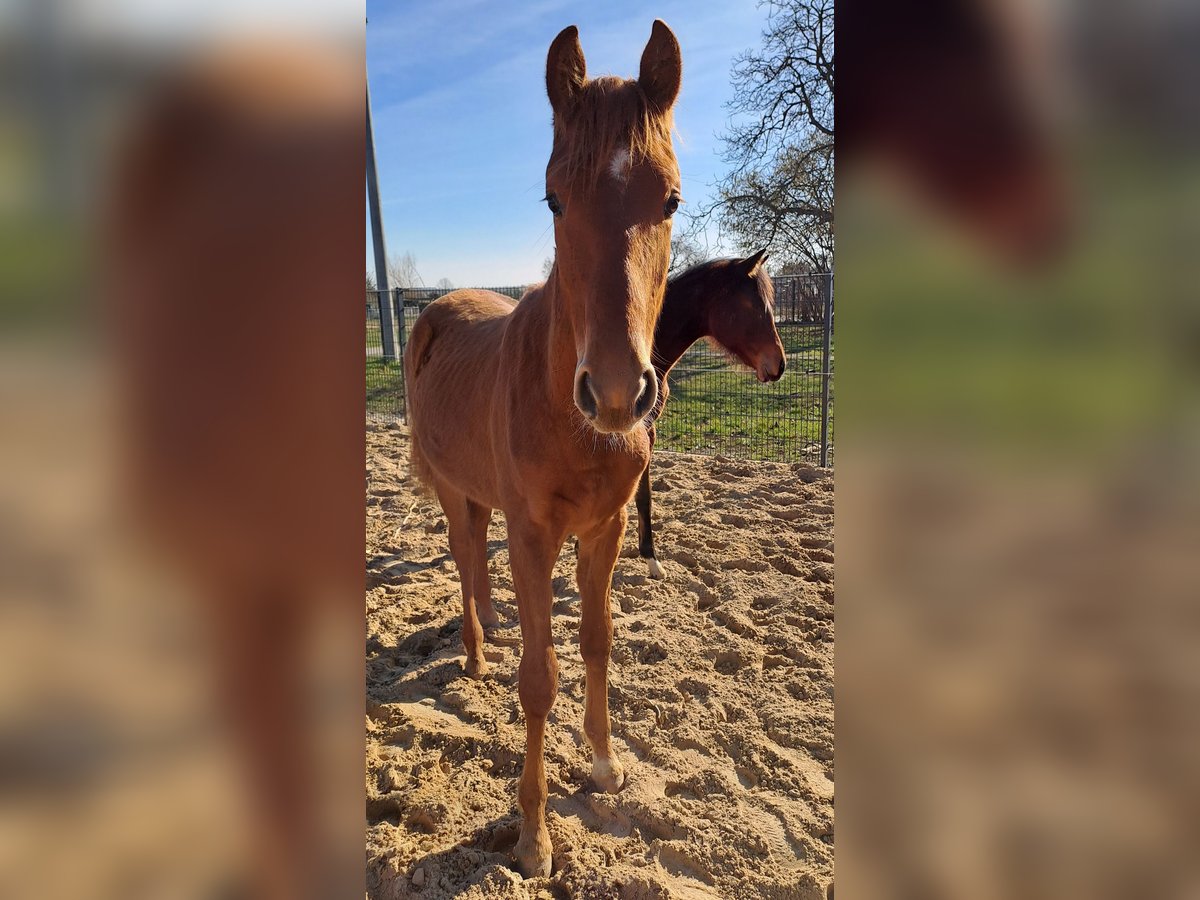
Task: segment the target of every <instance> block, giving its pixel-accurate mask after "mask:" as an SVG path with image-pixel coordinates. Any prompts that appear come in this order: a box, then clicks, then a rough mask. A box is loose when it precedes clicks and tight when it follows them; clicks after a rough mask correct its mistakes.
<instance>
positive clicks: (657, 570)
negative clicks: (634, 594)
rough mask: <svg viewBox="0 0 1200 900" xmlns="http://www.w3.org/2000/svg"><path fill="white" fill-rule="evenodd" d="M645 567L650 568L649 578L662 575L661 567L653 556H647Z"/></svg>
mask: <svg viewBox="0 0 1200 900" xmlns="http://www.w3.org/2000/svg"><path fill="white" fill-rule="evenodd" d="M646 568H647V569H649V570H650V577H651V578H662V577H663V575H664V573H663V567H662V566H661V565H659V563H658V560H657V559H655V558H654V557H653V556H651V557H647V559H646Z"/></svg>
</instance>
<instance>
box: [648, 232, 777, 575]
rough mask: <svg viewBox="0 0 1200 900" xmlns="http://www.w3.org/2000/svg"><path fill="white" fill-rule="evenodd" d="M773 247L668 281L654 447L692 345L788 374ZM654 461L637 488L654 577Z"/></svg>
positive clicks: (768, 374)
mask: <svg viewBox="0 0 1200 900" xmlns="http://www.w3.org/2000/svg"><path fill="white" fill-rule="evenodd" d="M766 259H767V251H766V250H759V251H758V252H757V253H753V254H751V255H750V256H748V257H746V258H745V259H716V260H712V261H711V262H706V263H701V264H700V265H698V266H693V267H692V268H690V269H688V270H686V271H684V272H681V273H679V274H678V275H676V276H675V277H673V278H672V279H671V280H670V281H669V282H667V294H666V299H665V300H664V301H663V309H662V313H661V314H660V315H659V317H658V325H657V327H656V328H655V329H654V353H653V356H652V359H653V362H654V374H655V376H656V377H657V378H658V402H657V403H656V404H655V405H654V409H653V410H651V412H650V415H649V416H648V417H647V418H646V429H647V431H648V432H649V434H650V447H651V450H653V448H654V439H655V436H656V430H655V425H654V423H655V421H657V419H658V417H659V416H661V415H662V412H663V408H664V407H665V406H666V403H667V396H668V395H669V393H670V388H669V387H668V385H667V375H668V374H670V372H671V369H672V368H673V367H674V366H675V364H676V363H677V362H679V360H680V358H681V357H682V356H683V354H684V353H686V352H687V349H688V348H689V347H691V346H692V344H694V343H696V341H698V340H700V338H703V337H710V338H712V339H713V340H714V341H716V342H717V343H718V344H719V345H720V346H721V347H722V348H723V349H724V350H725V351H727V352H728V353H730V354H732V355H733V356H735V357H737V358H738V359H739V360H741V361H742V362H743V363H745V364H746V365H747V366H749V367H750V368H751V369H753V370H754V374H755V375H757V376H758V380H759V381H760V382H763V383H764V384H765V383H766V382H768V381H778V380H779V379H780V378H781V377H782V376H783V369H784V365H785V362H786V360H785V357H784V353H783V343H782V342H781V341H780V340H779V332H778V331H777V330H776V329H775V306H774V302H775V289H774V287H773V286H772V284H771V278H770V276H769V275H767V271H766V267H765V266H764V263H765V262H766ZM650 509H651V501H650V463H649V461H647V462H646V468H645V469H644V470H643V471H642V477H641V480H640V481H639V482H638V489H637V512H638V551H639V552H640V553H641V556H642V558H643V559H644V560H646V565H647V567H648V568H649V571H650V577H651V578H662V577H663V571H662V566H660V565H659V563H658V558H657V557H656V556H655V554H654V532H653V530H652V526H651V522H650Z"/></svg>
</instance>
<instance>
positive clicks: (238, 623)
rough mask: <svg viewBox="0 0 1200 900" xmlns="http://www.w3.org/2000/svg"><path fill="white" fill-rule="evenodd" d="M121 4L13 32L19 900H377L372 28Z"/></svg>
mask: <svg viewBox="0 0 1200 900" xmlns="http://www.w3.org/2000/svg"><path fill="white" fill-rule="evenodd" d="M260 7H261V8H260ZM128 9H129V7H119V8H116V9H112V10H107V11H105V12H103V13H102V14H97V11H96V9H95V8H94V7H90V6H86V5H82V4H70V3H66V2H41V0H31V2H28V3H26V4H19V5H17V6H16V7H13V6H9V7H6V8H5V10H4V12H3V14H2V17H0V28H3V32H2V33H0V62H2V63H3V65H4V67H5V70H6V72H5V74H6V76H7V77H6V78H5V79H4V88H3V95H2V97H0V241H2V242H3V246H2V248H0V260H2V268H0V323H2V325H3V331H2V336H0V404H2V406H0V416H2V417H3V421H4V435H5V438H4V451H3V452H4V458H3V464H2V465H0V556H2V557H3V561H4V562H3V566H2V568H0V585H2V587H0V797H3V799H2V800H0V897H39V898H43V897H44V898H58V897H63V898H67V897H70V898H81V897H113V898H137V897H147V898H150V897H155V898H157V897H216V896H222V897H227V896H238V897H240V896H247V897H278V898H285V897H286V898H299V897H353V896H362V891H363V881H364V879H363V875H362V855H361V854H362V806H361V790H362V753H363V747H362V722H363V699H362V684H363V653H362V630H361V629H362V624H361V623H362V615H363V608H362V590H363V579H362V557H361V548H362V535H363V524H362V523H363V515H362V464H363V393H362V360H361V350H362V319H361V309H360V304H361V290H362V284H361V269H362V259H363V256H364V247H363V230H362V222H363V218H362V216H363V207H362V202H363V199H362V198H363V184H364V177H363V176H364V168H363V167H364V158H365V149H364V115H363V92H364V83H363V52H362V21H363V19H362V9H361V7H358V8H349V9H346V8H344V7H343V8H341V9H340V10H339V9H336V8H334V6H332V5H328V4H327V5H326V6H325V7H324V8H323V11H322V10H320V9H318V10H314V9H306V10H304V11H302V12H301V11H294V12H293V11H291V10H289V9H287V8H285V7H283V6H281V5H280V6H277V7H276V8H275V9H274V10H273V9H272V8H270V6H269V5H266V4H259V3H254V2H251V3H241V4H237V5H236V6H235V5H231V4H221V3H217V4H203V5H201V4H163V5H160V6H158V7H145V8H143V9H142V10H141V12H140V13H139V14H138V15H137V16H136V17H134V16H131V15H130V13H129V12H128ZM284 14H286V15H284Z"/></svg>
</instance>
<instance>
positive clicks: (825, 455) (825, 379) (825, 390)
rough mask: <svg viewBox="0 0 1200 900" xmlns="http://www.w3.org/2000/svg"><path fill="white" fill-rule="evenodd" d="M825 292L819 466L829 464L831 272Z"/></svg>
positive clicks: (831, 330)
mask: <svg viewBox="0 0 1200 900" xmlns="http://www.w3.org/2000/svg"><path fill="white" fill-rule="evenodd" d="M826 277H827V279H828V281H827V282H826V285H827V290H826V292H825V322H824V328H823V329H822V330H823V332H824V334H823V335H822V345H821V468H826V467H828V465H829V377H830V375H831V374H832V373H831V372H830V371H829V366H830V352H829V349H830V343H831V341H830V339H831V338H832V336H833V273H832V272H830V273H829V274H828V275H827V276H826Z"/></svg>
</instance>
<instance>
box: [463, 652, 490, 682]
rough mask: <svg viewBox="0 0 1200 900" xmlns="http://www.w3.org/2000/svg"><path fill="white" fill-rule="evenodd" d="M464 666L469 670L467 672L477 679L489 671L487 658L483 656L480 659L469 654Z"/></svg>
mask: <svg viewBox="0 0 1200 900" xmlns="http://www.w3.org/2000/svg"><path fill="white" fill-rule="evenodd" d="M464 668H465V669H466V670H467V674H468V675H470V676H471V677H472V678H474V679H476V680H478V679H480V678H482V677H483V676H484V675H486V674H487V673H488V664H487V660H486V659H484V658H483V657H482V656H480V657H479V658H478V659H473V658H472V657H470V656H468V657H467V663H466V665H465V666H464Z"/></svg>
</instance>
